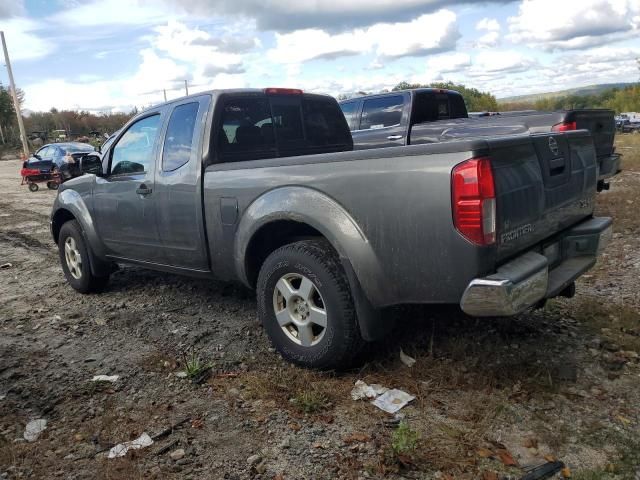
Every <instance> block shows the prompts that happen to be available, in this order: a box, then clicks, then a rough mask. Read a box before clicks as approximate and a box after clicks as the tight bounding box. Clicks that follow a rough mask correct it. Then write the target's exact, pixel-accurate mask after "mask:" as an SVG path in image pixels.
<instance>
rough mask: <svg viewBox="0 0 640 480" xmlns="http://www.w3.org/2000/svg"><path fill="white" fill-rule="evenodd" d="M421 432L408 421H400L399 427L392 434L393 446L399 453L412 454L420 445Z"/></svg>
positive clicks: (397, 453)
mask: <svg viewBox="0 0 640 480" xmlns="http://www.w3.org/2000/svg"><path fill="white" fill-rule="evenodd" d="M418 440H420V434H419V433H418V432H416V431H415V430H412V429H411V427H409V424H408V423H407V422H404V421H402V422H400V424H399V425H398V428H396V429H395V431H394V432H393V434H392V435H391V448H392V449H393V453H394V454H395V455H396V456H397V455H405V456H410V455H411V454H412V453H413V452H415V450H416V448H417V447H418Z"/></svg>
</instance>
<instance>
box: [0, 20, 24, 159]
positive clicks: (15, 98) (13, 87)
mask: <svg viewBox="0 0 640 480" xmlns="http://www.w3.org/2000/svg"><path fill="white" fill-rule="evenodd" d="M0 37H2V49H3V50H4V61H5V63H6V64H7V73H8V74H9V85H10V86H11V96H12V97H13V106H14V108H15V110H16V116H17V117H18V128H19V129H20V140H22V150H23V152H24V155H25V157H28V156H29V144H28V143H27V135H26V133H25V132H24V124H23V123H22V113H21V112H20V103H19V102H18V94H17V92H16V84H15V82H14V81H13V71H12V70H11V62H10V61H9V52H8V51H7V42H6V41H5V39H4V32H0Z"/></svg>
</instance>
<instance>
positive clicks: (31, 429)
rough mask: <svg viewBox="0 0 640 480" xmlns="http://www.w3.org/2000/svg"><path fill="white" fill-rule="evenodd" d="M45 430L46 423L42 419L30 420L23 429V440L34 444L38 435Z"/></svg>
mask: <svg viewBox="0 0 640 480" xmlns="http://www.w3.org/2000/svg"><path fill="white" fill-rule="evenodd" d="M46 428H47V421H46V420H45V419H44V418H39V419H37V420H31V421H30V422H29V423H27V426H26V427H25V429H24V435H23V436H24V439H25V440H26V441H27V442H35V441H36V440H37V439H38V437H39V436H40V434H41V433H42V432H44V430H45V429H46Z"/></svg>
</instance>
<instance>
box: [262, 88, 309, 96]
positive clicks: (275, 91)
mask: <svg viewBox="0 0 640 480" xmlns="http://www.w3.org/2000/svg"><path fill="white" fill-rule="evenodd" d="M264 93H266V94H267V95H302V90H300V89H299V88H276V87H269V88H265V89H264Z"/></svg>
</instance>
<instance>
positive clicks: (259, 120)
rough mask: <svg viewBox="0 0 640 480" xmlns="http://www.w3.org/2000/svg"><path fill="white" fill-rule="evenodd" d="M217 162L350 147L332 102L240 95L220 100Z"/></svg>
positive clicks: (311, 97)
mask: <svg viewBox="0 0 640 480" xmlns="http://www.w3.org/2000/svg"><path fill="white" fill-rule="evenodd" d="M221 102H222V106H221V107H220V116H219V120H218V124H217V125H218V126H217V129H216V131H217V134H215V135H216V136H217V138H216V139H215V142H214V143H215V144H216V145H217V152H218V159H219V161H221V162H237V161H246V160H258V159H265V158H275V157H287V156H295V155H305V154H307V155H308V154H313V153H325V152H335V151H345V150H352V149H353V142H352V140H351V134H350V132H349V127H348V125H347V124H346V121H345V119H344V116H343V115H342V113H341V111H340V108H339V107H338V104H337V102H336V101H335V100H333V99H331V98H328V97H323V96H319V95H318V96H316V95H303V94H299V95H298V94H289V95H284V94H283V95H264V96H260V95H246V96H242V95H238V96H227V97H226V98H223V99H221Z"/></svg>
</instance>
